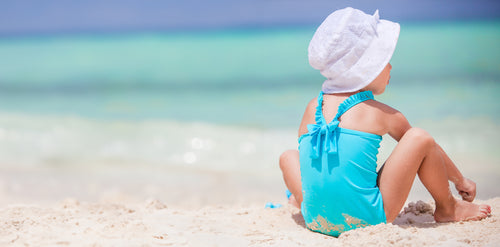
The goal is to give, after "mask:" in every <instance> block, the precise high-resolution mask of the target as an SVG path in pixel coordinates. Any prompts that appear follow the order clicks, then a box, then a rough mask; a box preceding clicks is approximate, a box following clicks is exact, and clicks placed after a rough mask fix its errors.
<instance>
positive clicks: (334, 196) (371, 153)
mask: <svg viewBox="0 0 500 247" xmlns="http://www.w3.org/2000/svg"><path fill="white" fill-rule="evenodd" d="M366 100H373V94H372V92H370V91H365V92H360V93H357V94H355V95H352V96H351V97H349V98H348V99H346V100H345V101H344V102H342V104H340V106H339V108H338V112H337V115H336V116H335V118H334V119H333V120H332V122H330V123H326V121H325V118H324V116H323V112H322V103H323V92H321V93H320V94H319V96H318V107H317V108H316V124H309V125H308V126H307V129H308V133H307V134H304V135H302V136H301V137H300V138H299V153H300V172H301V177H302V195H303V201H302V207H301V208H302V215H303V216H304V220H305V223H306V226H307V228H309V229H310V230H312V231H316V232H321V233H324V234H327V235H331V236H335V237H338V236H339V235H340V234H341V233H342V232H345V231H348V230H351V229H355V228H359V227H364V226H368V225H375V224H379V223H383V222H386V217H385V212H384V205H383V203H382V195H381V194H380V190H379V188H378V187H377V172H376V168H377V154H378V148H379V147H380V141H381V140H382V137H381V136H379V135H376V134H372V133H367V132H361V131H356V130H350V129H344V128H340V127H338V125H339V120H338V118H339V117H340V116H341V115H342V114H344V113H345V112H346V111H348V110H349V109H350V108H351V107H353V106H355V105H357V104H359V103H361V102H363V101H366Z"/></svg>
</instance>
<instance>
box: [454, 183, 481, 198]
mask: <svg viewBox="0 0 500 247" xmlns="http://www.w3.org/2000/svg"><path fill="white" fill-rule="evenodd" d="M455 188H456V189H457V191H458V194H460V195H461V196H462V199H463V200H464V201H468V202H472V201H474V198H475V197H476V183H474V182H473V181H472V180H470V179H468V178H465V177H464V178H463V179H462V181H460V182H459V183H456V184H455Z"/></svg>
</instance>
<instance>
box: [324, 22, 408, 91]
mask: <svg viewBox="0 0 500 247" xmlns="http://www.w3.org/2000/svg"><path fill="white" fill-rule="evenodd" d="M399 32H400V27H399V24H398V23H395V22H391V21H387V20H379V23H377V37H376V38H375V39H373V41H372V42H371V43H370V45H369V46H368V48H367V49H366V50H365V52H364V53H363V55H362V56H361V57H360V58H359V60H358V61H357V62H356V63H355V64H354V65H353V66H352V67H351V68H350V69H349V70H347V71H344V72H343V73H342V75H340V76H338V77H337V78H335V79H334V81H335V82H334V83H327V81H328V80H327V81H325V83H324V84H323V88H322V91H323V92H324V93H348V92H355V91H358V90H361V89H363V88H364V87H366V86H368V84H370V83H371V82H372V81H373V80H375V78H377V76H378V75H379V74H380V73H381V72H382V70H383V69H384V68H385V66H386V65H387V64H388V63H389V61H390V60H391V58H392V55H393V53H394V50H395V49H396V44H397V43H398V38H399ZM353 81H355V82H358V83H352V82H353Z"/></svg>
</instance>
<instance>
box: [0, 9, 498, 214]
mask: <svg viewBox="0 0 500 247" xmlns="http://www.w3.org/2000/svg"><path fill="white" fill-rule="evenodd" d="M347 6H352V7H355V8H359V9H361V10H363V11H365V12H366V13H369V14H372V13H374V12H375V10H376V9H379V12H380V16H381V19H388V20H391V21H396V22H399V23H400V24H401V34H400V38H399V43H398V46H397V48H396V51H395V54H394V56H393V59H392V61H391V63H392V65H393V70H392V78H391V83H390V85H389V87H388V89H387V90H386V93H385V94H384V95H381V96H379V97H377V99H378V100H380V101H382V102H384V103H387V104H389V105H391V106H393V107H395V108H396V109H398V110H400V111H402V112H403V113H404V114H405V115H406V116H407V118H408V119H409V120H410V122H411V123H412V124H413V125H414V126H418V127H423V128H425V129H427V130H428V131H429V132H431V134H433V135H434V136H435V137H436V139H437V141H438V142H439V143H440V144H441V145H442V146H443V147H444V148H445V150H446V151H447V152H448V153H449V154H450V156H451V157H452V159H453V160H454V161H455V162H456V163H457V165H458V166H459V168H460V169H461V170H462V171H463V172H464V174H465V175H466V176H468V177H470V178H471V179H473V180H474V181H476V182H477V183H478V192H479V193H478V197H479V198H482V199H486V198H490V197H493V196H500V192H499V191H498V190H496V189H495V187H497V186H498V185H499V184H498V181H500V154H499V152H498V150H499V147H500V132H499V130H500V122H499V120H500V104H499V103H498V97H497V95H498V94H499V93H500V59H499V58H500V46H499V44H500V2H498V1H494V0H491V1H488V0H477V1H466V0H454V1H452V0H445V1H432V0H422V1H409V0H403V1H395V0H394V1H392V0H391V1H377V2H374V1H368V0H366V1H356V2H352V1H326V0H325V1H322V0H312V1H298V0H287V1H285V0H271V1H270V0H265V1H264V0H254V1H227V0H214V1H192V0H187V1H159V0H148V1H136V0H120V1H118V0H109V1H97V0H88V1H63V0H46V1H29V0H16V1H14V0H12V1H10V0H0V203H2V204H6V203H12V202H32V201H53V200H59V199H63V198H65V197H77V198H81V199H85V200H114V199H117V200H142V199H144V198H148V197H155V198H159V199H162V200H164V201H166V202H167V203H169V204H178V205H182V206H186V205H187V206H199V205H206V204H213V203H252V202H256V201H257V202H258V203H260V201H264V200H278V201H280V200H285V196H284V192H283V191H284V184H283V182H282V180H281V174H280V171H279V168H278V157H279V155H280V153H281V152H282V151H284V150H286V149H294V148H296V147H297V127H298V125H299V123H300V120H301V117H302V113H303V110H304V109H305V105H306V104H307V102H308V101H309V100H310V99H311V98H313V97H315V96H316V95H317V94H318V93H319V90H320V88H321V84H322V81H323V80H324V79H323V78H322V76H321V75H320V74H319V73H318V72H317V71H315V70H313V69H312V68H311V67H310V66H309V64H308V60H307V46H308V43H309V40H310V39H311V37H312V35H313V34H314V31H315V29H316V28H317V26H319V24H320V23H321V22H322V20H323V19H324V18H325V17H326V16H328V14H330V13H331V12H333V11H334V10H336V9H339V8H344V7H347ZM394 145H395V143H394V142H393V141H391V140H389V139H387V138H384V144H383V147H382V149H381V153H380V155H379V163H383V161H384V160H385V159H386V158H387V156H388V155H389V154H390V150H391V149H392V148H393V147H394ZM416 198H417V199H418V198H430V197H429V196H428V195H427V194H426V193H425V192H424V190H423V188H422V187H421V186H417V189H416V190H415V191H414V192H412V194H411V195H410V199H416Z"/></svg>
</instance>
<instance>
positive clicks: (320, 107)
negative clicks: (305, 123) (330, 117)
mask: <svg viewBox="0 0 500 247" xmlns="http://www.w3.org/2000/svg"><path fill="white" fill-rule="evenodd" d="M315 119H316V124H326V121H325V118H324V117H323V91H320V92H319V95H318V106H316V114H315Z"/></svg>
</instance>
